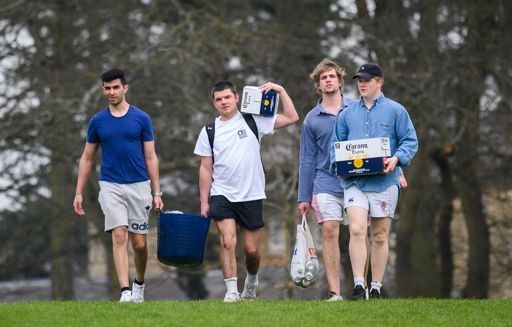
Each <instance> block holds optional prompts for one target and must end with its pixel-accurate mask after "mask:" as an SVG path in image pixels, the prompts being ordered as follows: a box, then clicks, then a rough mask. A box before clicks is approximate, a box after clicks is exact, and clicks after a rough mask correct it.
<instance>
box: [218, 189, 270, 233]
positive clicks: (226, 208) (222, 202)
mask: <svg viewBox="0 0 512 327" xmlns="http://www.w3.org/2000/svg"><path fill="white" fill-rule="evenodd" d="M209 204H210V210H209V212H208V217H210V218H212V219H213V220H223V219H226V218H234V219H235V221H236V223H237V224H238V225H239V226H241V227H244V228H246V229H249V230H256V229H260V228H262V227H263V226H265V223H264V222H263V209H262V207H263V200H254V201H245V202H230V201H229V200H228V199H227V198H226V197H225V196H223V195H212V196H211V197H210V203H209Z"/></svg>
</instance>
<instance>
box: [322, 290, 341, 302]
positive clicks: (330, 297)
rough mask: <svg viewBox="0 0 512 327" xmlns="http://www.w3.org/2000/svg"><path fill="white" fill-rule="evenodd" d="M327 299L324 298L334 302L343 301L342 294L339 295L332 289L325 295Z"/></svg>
mask: <svg viewBox="0 0 512 327" xmlns="http://www.w3.org/2000/svg"><path fill="white" fill-rule="evenodd" d="M327 296H328V297H327V299H326V300H325V301H326V302H336V301H343V296H341V295H338V294H336V293H334V292H332V291H330V292H329V293H328V295H327Z"/></svg>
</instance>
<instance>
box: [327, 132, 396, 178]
mask: <svg viewBox="0 0 512 327" xmlns="http://www.w3.org/2000/svg"><path fill="white" fill-rule="evenodd" d="M334 155H335V160H336V175H337V176H339V177H342V178H344V177H353V176H362V175H373V174H383V173H384V159H385V158H386V157H389V156H390V155H391V149H390V145H389V138H387V137H378V138H371V139H360V140H350V141H343V142H334Z"/></svg>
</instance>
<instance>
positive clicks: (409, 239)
mask: <svg viewBox="0 0 512 327" xmlns="http://www.w3.org/2000/svg"><path fill="white" fill-rule="evenodd" d="M426 153H427V149H426V147H422V146H420V151H419V152H418V153H417V155H416V158H415V159H414V163H413V165H412V166H411V167H410V168H408V169H407V171H406V172H405V174H406V177H407V178H408V183H409V187H408V188H407V189H405V190H404V191H403V192H402V194H401V196H400V199H399V211H398V212H399V214H400V218H399V220H398V221H397V222H396V233H397V243H396V244H397V245H396V255H397V259H396V276H395V279H396V287H397V291H396V292H397V293H396V295H397V296H402V297H407V296H426V297H437V296H439V294H440V292H439V270H438V266H437V260H436V258H437V246H436V242H435V240H436V238H435V237H434V234H435V232H434V231H435V228H434V226H435V216H436V213H437V210H438V208H437V206H435V205H433V204H435V203H437V200H436V193H437V192H436V191H435V188H433V186H432V185H431V179H429V178H425V172H426V171H428V169H429V164H430V161H429V159H428V157H427V155H426Z"/></svg>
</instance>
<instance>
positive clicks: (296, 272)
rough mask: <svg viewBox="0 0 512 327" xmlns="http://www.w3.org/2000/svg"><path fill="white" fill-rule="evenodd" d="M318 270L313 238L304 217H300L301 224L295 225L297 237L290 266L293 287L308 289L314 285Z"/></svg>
mask: <svg viewBox="0 0 512 327" xmlns="http://www.w3.org/2000/svg"><path fill="white" fill-rule="evenodd" d="M319 270H320V265H319V262H318V257H317V255H316V249H315V244H314V241H313V236H312V235H311V231H310V230H309V226H308V223H307V220H306V215H302V223H301V224H299V225H297V237H296V240H295V248H294V249H293V254H292V261H291V264H290V275H291V277H292V280H293V282H294V283H295V285H297V286H301V287H308V286H309V285H311V284H313V283H314V281H315V279H316V277H317V276H318V272H319Z"/></svg>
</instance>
